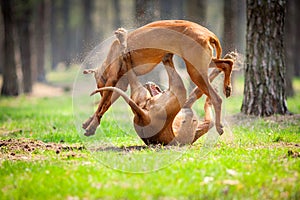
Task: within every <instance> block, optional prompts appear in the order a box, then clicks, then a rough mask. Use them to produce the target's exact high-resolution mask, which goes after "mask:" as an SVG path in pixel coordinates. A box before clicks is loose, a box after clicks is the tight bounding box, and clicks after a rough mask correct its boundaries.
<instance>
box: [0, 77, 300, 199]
mask: <svg viewBox="0 0 300 200" xmlns="http://www.w3.org/2000/svg"><path fill="white" fill-rule="evenodd" d="M53 77H56V76H53ZM56 78H57V77H56ZM295 85H296V87H295V88H296V89H297V93H296V96H295V97H294V98H290V99H288V105H289V109H290V111H292V112H294V113H300V95H299V91H300V89H299V88H300V81H299V80H295ZM241 101H242V99H241V96H239V94H236V95H234V96H233V97H232V99H228V100H225V101H224V102H225V104H224V106H225V108H226V113H225V116H226V117H225V119H226V121H227V124H226V127H225V128H226V133H225V134H224V135H223V136H221V137H216V135H215V131H214V130H212V131H210V132H209V134H207V135H206V136H204V137H203V138H202V139H201V140H200V141H198V142H197V143H195V144H194V145H193V146H188V147H172V148H168V147H151V148H139V147H140V146H141V145H143V143H142V142H141V141H140V140H139V139H138V138H137V137H136V135H135V133H134V131H133V129H132V125H131V123H130V120H131V119H129V118H130V117H127V114H126V115H125V114H124V115H123V116H125V117H123V118H124V119H123V118H122V116H119V115H120V113H122V112H128V110H126V109H127V108H126V109H124V108H120V107H118V106H115V107H116V110H113V109H112V110H111V111H110V112H109V113H107V114H106V116H105V117H104V118H103V121H102V122H101V123H102V124H101V129H99V130H98V132H97V134H96V136H95V137H92V138H91V137H90V138H85V137H83V136H82V135H81V134H82V132H81V133H78V129H77V128H78V126H76V125H77V124H78V122H79V121H80V120H81V119H84V118H85V117H86V116H87V113H84V112H82V111H81V112H82V113H75V114H74V113H73V108H72V98H71V96H70V95H69V94H65V95H63V96H61V97H51V98H47V97H46V98H35V97H26V96H21V97H18V98H3V97H1V98H0V112H1V115H0V140H2V141H3V140H5V141H7V140H9V139H12V138H13V139H18V140H20V141H24V140H25V139H24V138H29V139H30V140H29V142H28V144H30V141H32V143H34V141H36V140H38V141H42V142H44V143H45V145H47V144H52V145H54V144H55V145H66V146H69V147H70V146H72V145H78V146H82V145H83V146H84V148H83V149H79V148H74V149H71V148H65V149H64V150H61V151H59V152H58V151H57V148H58V147H57V146H54V147H53V148H52V149H47V148H40V149H35V150H33V151H30V152H29V151H27V150H26V149H25V150H24V149H22V148H17V147H16V148H14V149H10V148H9V147H8V146H4V145H0V180H1V181H0V199H299V198H300V189H299V188H300V156H299V152H300V135H299V134H300V127H299V124H300V120H299V117H281V116H274V117H269V118H255V117H245V116H241V115H235V116H230V115H229V114H228V113H234V114H237V113H238V112H239V109H240V106H241ZM201 108H202V107H201V106H196V108H195V109H199V110H201ZM118 109H119V110H118ZM120 110H121V111H120ZM88 114H90V113H88ZM76 116H77V117H79V118H78V119H76ZM116 117H118V119H120V121H119V120H118V121H117V122H116V120H114V119H116ZM233 122H234V123H233ZM0 144H1V143H0ZM95 148H98V151H95ZM137 172H139V173H137Z"/></svg>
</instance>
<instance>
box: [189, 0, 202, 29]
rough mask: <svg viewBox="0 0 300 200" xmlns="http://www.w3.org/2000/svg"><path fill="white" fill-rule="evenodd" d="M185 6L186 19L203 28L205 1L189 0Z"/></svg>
mask: <svg viewBox="0 0 300 200" xmlns="http://www.w3.org/2000/svg"><path fill="white" fill-rule="evenodd" d="M185 4H186V11H185V15H186V17H185V18H186V19H187V20H190V21H193V22H196V23H198V24H201V25H203V26H205V24H206V0H189V1H185Z"/></svg>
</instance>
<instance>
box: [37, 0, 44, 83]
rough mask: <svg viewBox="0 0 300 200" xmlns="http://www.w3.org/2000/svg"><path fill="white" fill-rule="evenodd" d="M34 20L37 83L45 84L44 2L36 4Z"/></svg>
mask: <svg viewBox="0 0 300 200" xmlns="http://www.w3.org/2000/svg"><path fill="white" fill-rule="evenodd" d="M36 17H37V19H36V27H35V31H36V42H35V43H36V54H37V81H38V82H46V72H45V2H44V0H41V1H39V2H38V3H37V16H36Z"/></svg>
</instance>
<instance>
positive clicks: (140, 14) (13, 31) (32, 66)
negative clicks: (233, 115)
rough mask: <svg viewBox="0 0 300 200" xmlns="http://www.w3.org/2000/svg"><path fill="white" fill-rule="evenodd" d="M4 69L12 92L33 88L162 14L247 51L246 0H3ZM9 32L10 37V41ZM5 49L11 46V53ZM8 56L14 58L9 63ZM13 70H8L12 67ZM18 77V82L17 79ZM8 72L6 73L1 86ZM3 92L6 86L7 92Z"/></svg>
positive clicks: (290, 51)
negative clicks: (120, 34) (119, 30)
mask: <svg viewBox="0 0 300 200" xmlns="http://www.w3.org/2000/svg"><path fill="white" fill-rule="evenodd" d="M0 1H1V11H2V12H1V15H0V47H1V48H0V74H3V72H4V71H5V70H9V71H10V73H8V74H9V76H10V77H8V78H9V80H11V82H12V83H11V84H12V85H17V87H13V86H11V88H10V91H11V92H10V93H9V94H6V95H19V94H20V93H31V92H32V85H33V84H34V83H35V82H44V83H46V82H47V76H46V74H47V73H48V72H50V71H52V70H58V69H68V68H69V67H70V66H71V65H73V64H78V63H81V62H82V61H83V59H84V57H85V56H86V55H87V53H88V52H89V51H90V50H92V49H93V48H94V47H95V46H96V45H97V44H99V43H100V42H101V41H103V40H104V39H105V38H107V37H110V36H112V35H113V32H114V30H115V29H117V28H118V27H124V28H126V29H134V28H137V27H139V26H142V25H144V24H146V23H149V22H151V21H155V20H159V19H186V20H191V21H194V22H196V23H199V24H201V25H203V26H206V27H207V28H208V29H210V30H211V31H213V32H214V33H215V34H216V35H217V36H218V37H219V39H220V41H221V44H222V47H223V52H224V53H226V52H228V51H232V50H237V51H238V52H239V53H241V54H243V55H244V54H245V44H246V39H245V35H246V23H247V22H246V13H247V10H246V1H241V0H0ZM299 10H300V3H299V1H296V0H288V1H287V4H286V11H287V12H286V18H285V44H286V45H285V52H286V70H287V73H286V74H287V76H288V77H287V82H288V84H289V86H288V88H287V89H288V90H287V93H288V95H293V90H292V85H291V81H290V80H291V79H292V78H293V77H295V76H298V77H299V76H300V63H299V59H298V58H297V54H299V52H300V43H299V40H298V39H297V36H299V35H300V26H298V25H297V21H298V22H299V21H300V13H299ZM4 36H6V37H7V38H8V39H9V40H8V42H5V41H4ZM5 52H9V53H8V54H5ZM4 59H7V60H8V61H9V62H6V63H10V64H9V66H6V65H5V64H4ZM6 74H7V73H6ZM14 81H15V83H13V82H14ZM2 82H3V78H2V76H1V78H0V87H1V85H2ZM2 93H3V92H2Z"/></svg>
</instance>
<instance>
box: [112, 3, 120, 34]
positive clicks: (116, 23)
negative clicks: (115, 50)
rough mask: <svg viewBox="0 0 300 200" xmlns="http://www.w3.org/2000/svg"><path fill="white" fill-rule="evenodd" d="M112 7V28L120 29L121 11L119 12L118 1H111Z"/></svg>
mask: <svg viewBox="0 0 300 200" xmlns="http://www.w3.org/2000/svg"><path fill="white" fill-rule="evenodd" d="M112 2H113V7H114V28H115V29H117V28H120V27H121V13H120V12H121V10H120V0H113V1H112Z"/></svg>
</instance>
